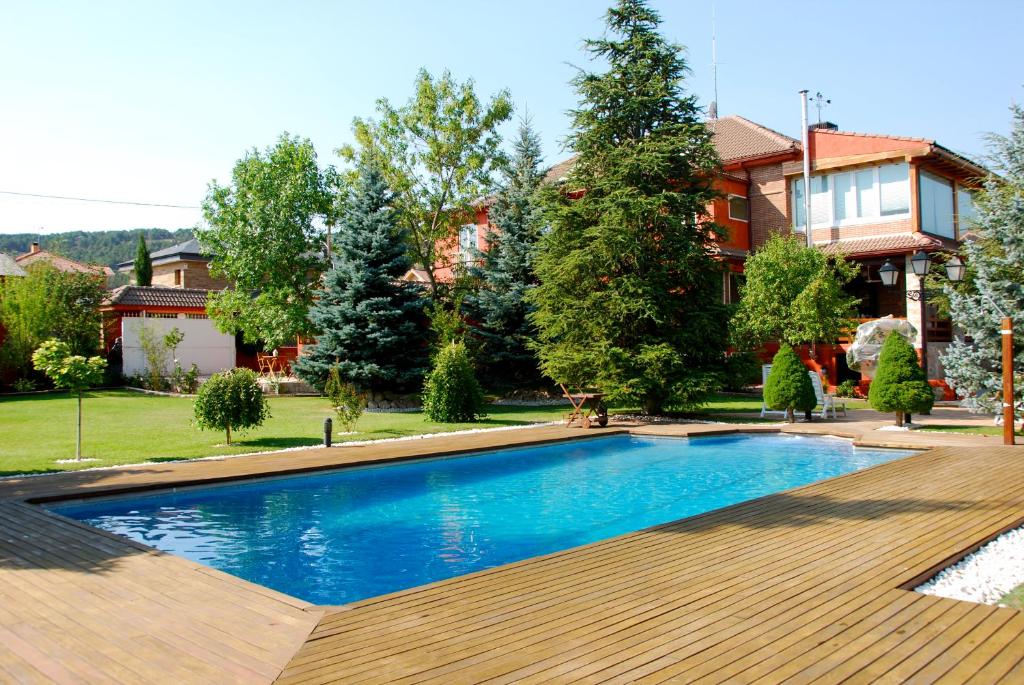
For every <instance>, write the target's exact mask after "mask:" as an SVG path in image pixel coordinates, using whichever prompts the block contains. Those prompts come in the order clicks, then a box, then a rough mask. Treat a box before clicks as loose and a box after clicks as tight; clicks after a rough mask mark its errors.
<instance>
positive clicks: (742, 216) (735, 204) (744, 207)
mask: <svg viewBox="0 0 1024 685" xmlns="http://www.w3.org/2000/svg"><path fill="white" fill-rule="evenodd" d="M729 218H730V219H736V220H737V221H750V203H749V202H748V201H747V198H745V197H743V196H742V195H730V196H729Z"/></svg>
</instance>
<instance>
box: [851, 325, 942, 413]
mask: <svg viewBox="0 0 1024 685" xmlns="http://www.w3.org/2000/svg"><path fill="white" fill-rule="evenodd" d="M868 401H869V402H870V403H871V406H872V407H873V408H874V409H876V410H878V411H880V412H887V413H888V412H895V413H896V425H897V426H902V425H903V417H904V416H905V415H906V414H922V413H926V412H929V411H931V408H932V404H933V403H934V402H935V394H934V393H933V392H932V386H930V385H928V375H927V374H926V373H925V370H924V369H922V368H921V365H920V364H919V363H918V360H917V353H916V352H914V348H913V347H911V345H910V343H909V342H907V340H906V338H904V337H903V336H902V335H900V334H899V333H890V334H889V336H888V337H887V338H886V339H885V342H884V343H883V344H882V351H881V353H880V354H879V355H878V368H877V369H875V377H874V378H872V379H871V385H870V386H869V387H868Z"/></svg>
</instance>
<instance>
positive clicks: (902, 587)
mask: <svg viewBox="0 0 1024 685" xmlns="http://www.w3.org/2000/svg"><path fill="white" fill-rule="evenodd" d="M692 430H694V431H702V430H704V429H692ZM681 431H683V429H681V428H678V427H675V428H673V427H658V428H656V429H652V430H651V432H658V433H676V434H678V433H679V432H681ZM602 434H607V433H606V432H602ZM580 435H592V434H588V433H583V432H582V431H579V430H576V431H569V430H566V429H563V428H544V429H536V430H529V431H509V432H506V433H489V434H488V433H485V434H479V435H474V436H463V437H461V438H457V439H456V438H442V439H438V440H420V441H415V442H409V443H391V444H389V445H386V446H385V445H381V446H370V447H366V448H340V449H337V450H333V449H332V450H323V449H321V450H311V451H310V452H299V453H288V454H277V455H267V456H265V457H246V458H242V459H226V460H223V461H213V462H211V461H206V462H192V463H184V464H161V465H155V466H151V467H150V466H147V467H133V468H129V469H116V470H109V471H93V472H89V473H77V474H64V475H59V476H53V477H40V478H26V479H21V480H18V481H4V482H0V682H8V681H13V682H54V681H56V682H124V683H135V682H147V683H156V682H173V683H192V682H195V683H222V682H270V681H272V680H274V679H275V678H277V677H278V676H279V674H280V677H279V679H278V682H280V683H285V684H289V685H291V684H298V683H310V684H311V683H327V682H360V683H385V682H387V683H390V682H402V683H426V682H434V683H476V682H484V681H486V682H491V683H512V682H527V683H529V682H536V683H541V682H644V683H658V682H666V681H675V682H681V681H686V682H728V683H741V682H762V683H776V682H784V681H787V680H788V681H791V682H798V683H803V682H877V681H881V682H904V681H909V682H944V683H961V682H973V683H989V682H1007V683H1014V682H1024V613H1020V612H1017V611H1014V610H1010V609H1000V608H996V607H990V606H982V605H976V604H971V603H966V602H958V601H954V600H946V599H939V598H934V597H929V596H925V595H920V594H917V593H914V592H911V591H908V590H907V589H906V588H908V587H913V586H914V585H915V584H917V583H918V582H920V581H921V580H922V579H924V578H926V577H928V576H930V575H932V574H933V573H934V571H935V570H936V569H938V568H941V567H943V566H945V565H947V564H948V563H950V561H952V560H954V559H956V558H958V557H960V556H962V555H963V554H965V553H968V552H970V551H972V550H973V549H975V548H976V547H977V546H979V545H980V544H982V543H984V542H985V541H987V540H989V539H991V538H992V537H994V536H995V535H997V534H999V533H1000V532H1003V531H1005V530H1007V529H1010V528H1013V527H1016V526H1018V525H1020V524H1021V522H1022V521H1024V450H1022V449H1021V448H1002V447H990V446H987V445H986V446H983V447H975V448H972V449H964V448H961V447H946V448H940V449H935V450H932V451H929V452H926V453H923V454H920V455H916V456H913V457H909V458H907V459H902V460H899V461H897V462H892V463H889V464H884V465H882V466H878V467H875V468H872V469H869V470H866V471H863V472H860V473H855V474H850V475H847V476H843V477H841V478H837V479H832V480H829V481H824V482H822V483H818V484H814V485H810V486H806V487H803V488H798V489H795V490H791V491H788V492H785V493H780V494H775V495H770V496H768V497H764V498H761V499H759V500H755V501H752V502H747V503H743V504H740V505H736V506H733V507H730V508H727V509H722V510H719V511H715V512H711V513H708V514H704V515H702V516H697V517H693V518H689V519H684V520H682V521H679V522H675V523H671V524H667V525H664V526H660V527H657V528H654V529H650V530H647V531H643V532H639V533H633V534H630V535H626V536H622V537H618V538H613V539H611V540H606V541H603V542H599V543H595V544H592V545H588V546H585V547H580V548H576V549H572V550H568V551H565V552H560V553H557V554H552V555H549V556H545V557H538V558H535V559H530V560H526V561H523V562H520V563H517V564H511V565H508V566H503V567H500V568H496V569H491V570H488V571H483V572H480V573H476V574H472V575H468V576H463V577H460V578H454V579H451V580H448V581H444V582H441V583H435V584H433V585H429V586H423V587H420V588H414V589H411V590H407V591H404V592H400V593H396V594H393V595H389V596H386V597H381V598H375V599H370V600H365V601H363V602H359V603H356V604H352V605H348V606H346V607H342V608H325V607H312V606H309V605H306V604H305V603H303V602H300V601H298V600H295V599H293V598H289V597H287V596H284V595H281V594H278V593H276V592H273V591H271V590H267V589H265V588H262V587H260V586H257V585H253V584H250V583H247V582H245V581H242V580H239V579H237V578H233V577H231V576H228V575H226V574H223V573H220V572H217V571H214V570H211V569H208V568H205V567H202V566H200V565H197V564H193V563H192V562H188V561H186V560H183V559H179V558H176V557H174V556H171V555H167V554H162V553H159V552H156V551H153V550H151V549H149V548H146V547H143V546H140V545H136V544H134V543H131V542H128V541H125V540H123V539H121V538H118V537H115V536H112V535H108V534H106V533H102V532H97V531H95V530H94V529H92V528H89V527H87V526H84V525H80V524H78V523H75V522H70V521H67V520H66V519H62V518H61V517H57V516H55V515H53V514H50V513H49V512H46V511H44V510H42V509H40V508H39V507H37V506H35V505H32V504H26V503H25V502H24V500H27V499H28V500H45V499H52V498H55V497H67V496H69V495H70V496H89V495H93V494H100V493H104V494H105V493H107V492H111V491H124V490H133V489H139V488H153V487H170V486H173V485H176V484H182V483H194V482H210V481H216V480H221V479H226V478H237V477H241V476H252V475H268V474H273V473H283V472H290V471H297V470H298V471H301V470H309V469H316V468H324V467H327V466H330V465H333V464H337V463H352V464H354V463H366V462H373V461H380V460H388V459H406V458H414V457H416V456H422V455H425V454H431V453H436V452H446V453H458V452H463V451H468V450H477V449H483V448H487V447H494V446H496V445H507V444H524V443H526V442H534V441H537V440H556V439H564V438H567V437H572V436H580ZM310 631H312V633H310ZM282 669H283V672H282Z"/></svg>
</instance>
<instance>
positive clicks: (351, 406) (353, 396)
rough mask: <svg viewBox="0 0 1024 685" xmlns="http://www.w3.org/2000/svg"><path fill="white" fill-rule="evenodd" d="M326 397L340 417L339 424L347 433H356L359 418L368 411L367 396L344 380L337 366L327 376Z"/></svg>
mask: <svg viewBox="0 0 1024 685" xmlns="http://www.w3.org/2000/svg"><path fill="white" fill-rule="evenodd" d="M324 395H325V396H326V397H327V399H328V400H329V401H330V403H331V409H333V410H334V413H335V414H336V415H337V417H338V423H340V424H341V425H342V427H343V428H344V429H345V431H346V432H348V433H351V432H352V431H354V430H355V428H356V423H357V422H358V421H359V417H360V416H362V415H363V411H364V410H365V409H366V394H365V393H362V392H359V389H358V388H357V387H356V386H355V385H353V384H352V383H347V382H345V381H344V380H342V378H341V371H340V370H339V368H338V367H337V365H335V366H332V367H331V371H330V373H328V374H327V384H326V385H325V386H324Z"/></svg>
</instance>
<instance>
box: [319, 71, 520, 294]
mask: <svg viewBox="0 0 1024 685" xmlns="http://www.w3.org/2000/svg"><path fill="white" fill-rule="evenodd" d="M377 113H378V115H379V118H378V119H377V120H373V119H356V120H355V121H354V122H353V130H354V133H355V138H356V146H345V147H342V148H341V149H340V150H339V153H340V154H341V155H342V156H343V157H345V158H346V159H349V160H355V159H357V158H358V159H360V160H362V161H364V162H367V163H371V164H373V165H374V166H376V167H378V168H379V169H381V171H382V173H383V174H384V179H385V181H386V182H387V184H388V186H389V187H390V188H391V189H392V191H394V193H395V207H396V209H397V211H398V213H397V217H398V220H399V222H400V223H401V224H402V226H403V228H405V230H406V231H407V235H408V240H409V249H410V254H411V255H412V258H413V259H414V260H415V261H416V262H417V264H418V265H419V266H420V267H421V268H422V269H423V270H424V271H425V272H426V274H427V278H428V279H429V282H430V292H431V297H432V298H435V299H436V297H437V295H438V285H439V284H438V282H437V279H436V278H435V276H434V269H435V267H436V266H437V258H438V253H437V245H438V243H439V242H442V243H443V242H446V241H452V240H454V239H455V236H456V231H457V228H458V226H459V225H460V224H462V223H465V221H464V219H465V217H466V216H472V215H473V203H474V202H476V201H479V199H480V198H481V197H484V196H485V195H487V193H488V192H489V191H490V189H491V187H492V186H493V180H492V177H493V174H494V171H495V170H496V169H498V168H500V167H501V165H502V164H503V162H504V156H503V155H502V153H501V149H500V144H501V136H500V135H499V134H498V128H499V127H500V126H501V124H503V123H504V122H505V121H507V120H508V119H509V117H511V115H512V102H511V99H510V97H509V94H508V93H507V92H506V91H502V92H500V93H498V94H497V95H496V96H495V97H493V98H491V100H490V101H489V102H488V103H487V104H486V105H484V104H483V103H481V101H480V99H479V98H478V97H477V95H476V92H475V91H474V89H473V82H472V81H466V82H464V83H458V82H456V81H455V80H454V79H453V78H452V75H451V74H450V73H448V72H447V71H445V72H444V73H443V74H441V76H440V78H437V79H435V78H434V77H432V76H431V75H430V74H429V73H428V72H427V71H426V70H421V71H420V73H419V75H418V76H417V77H416V85H415V94H414V95H413V97H412V98H411V99H410V100H409V101H408V102H407V103H406V104H405V105H403V106H401V107H395V106H394V105H392V104H391V103H390V102H388V100H387V99H384V98H382V99H380V100H378V101H377Z"/></svg>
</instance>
